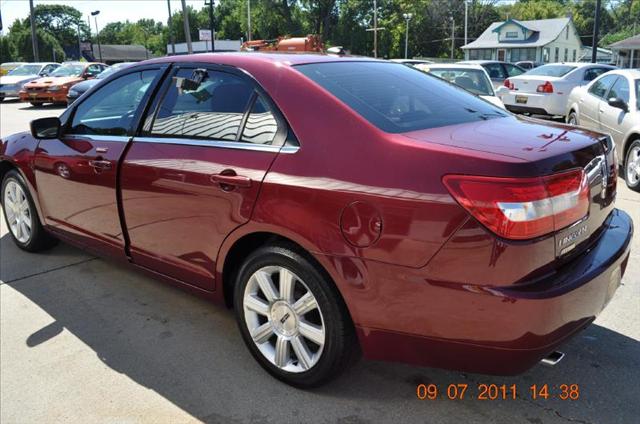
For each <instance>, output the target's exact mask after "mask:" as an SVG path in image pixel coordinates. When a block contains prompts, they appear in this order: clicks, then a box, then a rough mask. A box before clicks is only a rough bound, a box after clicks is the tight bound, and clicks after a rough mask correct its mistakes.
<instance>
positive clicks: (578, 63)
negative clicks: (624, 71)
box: [542, 62, 616, 69]
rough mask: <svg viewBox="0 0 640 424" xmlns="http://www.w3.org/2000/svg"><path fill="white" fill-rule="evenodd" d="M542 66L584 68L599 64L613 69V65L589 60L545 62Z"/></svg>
mask: <svg viewBox="0 0 640 424" xmlns="http://www.w3.org/2000/svg"><path fill="white" fill-rule="evenodd" d="M542 66H575V67H577V68H584V67H585V66H600V67H603V68H611V69H615V68H616V67H615V66H612V65H606V64H604V63H591V62H555V63H545V64H544V65H542Z"/></svg>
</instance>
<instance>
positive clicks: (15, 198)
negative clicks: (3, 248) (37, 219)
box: [3, 181, 33, 243]
mask: <svg viewBox="0 0 640 424" xmlns="http://www.w3.org/2000/svg"><path fill="white" fill-rule="evenodd" d="M3 205H4V210H5V214H6V215H7V222H8V224H9V229H10V230H11V233H12V234H13V236H14V237H15V238H16V240H18V241H19V242H20V243H28V242H29V240H30V239H31V233H32V225H33V221H32V219H31V217H32V216H33V214H32V213H31V208H30V206H29V200H28V199H27V195H26V194H25V192H24V190H23V189H22V187H20V185H19V184H18V183H17V182H15V181H9V183H8V184H7V185H6V186H5V189H4V198H3Z"/></svg>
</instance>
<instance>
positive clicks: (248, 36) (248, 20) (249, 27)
mask: <svg viewBox="0 0 640 424" xmlns="http://www.w3.org/2000/svg"><path fill="white" fill-rule="evenodd" d="M247 41H251V0H247Z"/></svg>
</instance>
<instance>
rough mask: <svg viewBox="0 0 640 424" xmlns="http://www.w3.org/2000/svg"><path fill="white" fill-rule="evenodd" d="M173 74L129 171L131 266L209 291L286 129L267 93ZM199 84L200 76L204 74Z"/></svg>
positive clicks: (227, 76) (211, 72)
mask: <svg viewBox="0 0 640 424" xmlns="http://www.w3.org/2000/svg"><path fill="white" fill-rule="evenodd" d="M194 69H195V68H193V67H191V68H190V67H182V68H180V69H178V70H176V74H175V76H174V78H172V79H169V80H167V83H166V84H165V87H164V89H163V91H164V92H165V93H166V94H164V95H161V96H159V98H160V99H162V100H159V104H158V105H157V106H156V107H155V108H154V110H155V113H152V114H150V116H149V117H148V118H147V119H146V120H145V132H144V134H142V136H140V137H135V138H134V140H133V143H132V145H131V148H130V149H129V151H128V152H127V155H126V157H125V158H124V161H123V165H122V202H123V210H124V216H125V221H126V225H127V231H128V235H129V239H130V254H131V257H132V260H133V262H134V263H136V264H138V265H141V266H143V267H145V268H149V269H152V270H154V271H156V272H160V273H162V274H165V275H168V276H170V277H172V278H175V279H178V280H181V281H184V282H187V283H190V284H194V285H196V286H199V287H201V288H204V289H207V290H213V289H214V287H215V286H214V274H215V261H216V257H217V254H218V250H219V248H220V246H221V244H222V242H223V240H224V239H225V237H226V236H227V235H228V234H229V233H231V231H233V230H234V229H235V228H237V227H238V226H239V225H242V224H243V223H245V222H246V221H248V220H249V218H250V216H251V212H252V210H253V205H254V203H255V201H256V198H257V196H258V192H259V190H260V185H261V183H262V180H263V178H264V176H265V174H266V173H267V171H268V169H269V167H270V166H271V163H272V162H273V160H274V159H275V157H276V155H277V154H278V151H279V150H280V147H278V146H280V145H282V143H283V142H284V138H285V135H283V134H286V130H285V128H286V126H285V125H283V121H282V120H281V118H280V117H279V114H278V112H276V109H275V108H274V107H273V106H272V104H271V103H270V101H269V100H268V99H267V97H266V95H265V93H261V94H259V93H258V91H257V90H258V88H257V87H256V86H255V85H254V83H253V82H252V80H251V79H250V78H249V77H247V76H244V75H242V74H240V73H239V72H238V73H236V72H234V71H229V70H228V69H227V70H224V71H223V70H221V69H217V68H215V67H214V68H210V69H207V71H206V74H205V75H206V76H205V77H204V79H203V80H202V82H201V83H200V85H199V87H197V88H196V89H194V90H186V89H183V88H178V87H177V85H176V83H178V84H179V81H180V79H181V78H186V79H193V78H191V77H192V75H194ZM201 75H202V73H201Z"/></svg>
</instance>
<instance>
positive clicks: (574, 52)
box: [573, 49, 576, 62]
mask: <svg viewBox="0 0 640 424" xmlns="http://www.w3.org/2000/svg"><path fill="white" fill-rule="evenodd" d="M573 61H574V62H575V61H576V49H573Z"/></svg>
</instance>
